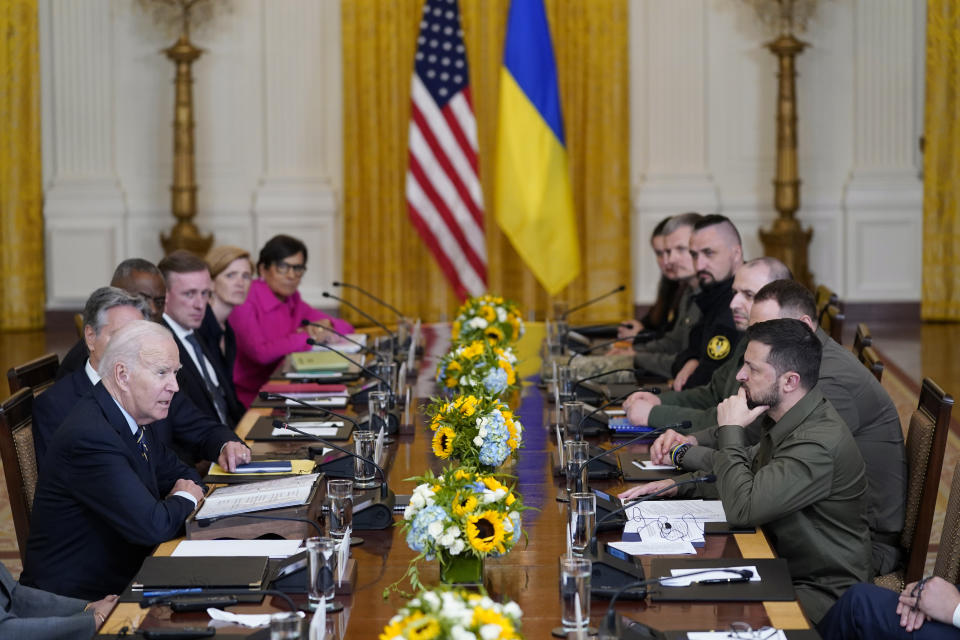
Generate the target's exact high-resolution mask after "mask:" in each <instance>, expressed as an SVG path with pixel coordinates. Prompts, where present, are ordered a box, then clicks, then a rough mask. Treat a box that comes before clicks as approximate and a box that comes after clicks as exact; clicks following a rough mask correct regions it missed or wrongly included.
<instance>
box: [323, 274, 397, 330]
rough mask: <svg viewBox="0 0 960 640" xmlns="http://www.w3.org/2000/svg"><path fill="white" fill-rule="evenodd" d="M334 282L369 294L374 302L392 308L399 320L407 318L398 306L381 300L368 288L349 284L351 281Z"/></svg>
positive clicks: (345, 287) (336, 285) (336, 284)
mask: <svg viewBox="0 0 960 640" xmlns="http://www.w3.org/2000/svg"><path fill="white" fill-rule="evenodd" d="M332 284H333V286H335V287H343V288H344V289H353V290H354V291H358V292H360V293H362V294H363V295H365V296H367V297H368V298H370V299H371V300H373V301H374V302H376V303H377V304H379V305H381V306H384V307H386V308H387V309H390V311H393V313H394V314H395V315H396V316H397V320H399V321H401V322H403V321H404V319H405V318H404V316H403V314H402V313H400V312H399V311H398V310H397V308H396V307H394V306H393V305H392V304H390V303H389V302H385V301H384V300H381V299H380V298H378V297H377V296H375V295H373V294H372V293H370V292H369V291H367V290H366V289H361V288H360V287H358V286H357V285H355V284H349V283H346V282H334V283H332Z"/></svg>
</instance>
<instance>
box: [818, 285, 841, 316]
mask: <svg viewBox="0 0 960 640" xmlns="http://www.w3.org/2000/svg"><path fill="white" fill-rule="evenodd" d="M813 295H814V299H815V300H816V305H817V316H822V315H823V313H824V311H825V310H826V308H827V307H828V306H830V305H831V304H832V305H833V306H835V307H839V306H840V297H839V296H838V295H837V294H836V293H835V292H834V291H833V289H831V288H830V287H828V286H827V285H825V284H820V285H817V289H816V291H814V294H813Z"/></svg>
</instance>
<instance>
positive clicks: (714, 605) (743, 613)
mask: <svg viewBox="0 0 960 640" xmlns="http://www.w3.org/2000/svg"><path fill="white" fill-rule="evenodd" d="M427 338H428V339H427V349H426V353H425V357H424V360H423V362H424V364H423V365H422V366H421V371H420V378H419V379H418V382H417V384H416V386H415V391H416V393H415V396H416V397H417V398H418V400H420V401H421V402H422V401H425V400H426V399H427V398H428V397H429V395H431V394H432V393H434V392H435V387H434V386H433V384H432V372H433V366H434V363H435V358H436V357H437V356H439V355H442V353H443V351H444V350H445V349H446V342H445V340H443V339H441V338H437V337H436V336H431V334H430V333H428V334H427ZM521 401H522V404H521V407H520V409H519V411H518V413H519V417H520V419H521V420H522V421H523V424H524V429H525V431H524V448H523V449H522V450H521V451H520V457H519V460H518V461H517V462H515V463H512V464H510V465H508V466H507V468H506V469H505V470H506V472H508V473H510V474H512V475H514V476H515V477H516V480H515V481H516V482H517V485H518V489H519V491H520V493H521V494H522V495H523V500H524V504H525V505H526V506H528V507H533V508H532V509H530V510H528V511H525V512H524V514H523V528H524V532H525V534H526V536H527V542H526V544H524V542H523V541H521V542H520V543H519V544H518V545H517V546H516V547H515V548H514V549H513V550H512V551H511V552H510V553H509V554H507V555H506V556H504V557H501V558H491V559H487V560H486V563H485V571H484V573H485V586H486V588H487V590H488V592H489V593H490V595H491V596H492V597H493V598H495V599H500V598H503V597H506V598H510V599H512V600H515V601H516V602H517V603H518V604H519V606H520V607H521V609H522V610H523V633H524V635H525V636H526V637H527V638H547V637H549V636H550V631H551V629H553V628H554V627H556V626H558V625H559V623H560V606H561V603H560V593H559V588H558V582H559V566H558V559H559V557H560V555H561V554H563V553H564V552H565V550H566V544H565V540H564V533H565V527H566V505H565V504H563V503H561V502H558V501H557V500H556V497H557V495H558V494H559V493H565V488H563V487H561V484H560V479H559V478H555V477H554V476H553V473H552V460H551V453H552V452H554V451H555V449H556V441H555V438H554V437H553V436H552V435H551V431H550V428H549V424H546V423H549V422H550V416H552V412H553V409H552V405H550V404H548V403H547V401H546V399H545V397H544V394H542V392H541V391H540V390H539V389H538V387H537V386H536V385H535V384H532V383H530V382H529V381H528V382H527V383H525V385H524V388H523V390H522V396H521ZM267 413H269V410H267V409H253V410H251V411H249V412H248V414H247V415H246V416H245V417H244V419H243V421H242V422H241V424H240V425H238V428H237V430H238V433H240V434H241V435H245V434H246V433H247V431H249V429H250V427H251V426H252V425H253V423H254V421H255V420H256V418H257V417H259V416H260V415H265V414H267ZM534 422H536V423H534ZM430 434H431V432H430V431H429V429H428V428H427V427H426V426H425V421H424V420H423V419H422V415H421V414H419V412H418V414H417V424H416V429H415V433H414V434H413V435H403V436H398V437H396V439H395V440H396V442H395V443H394V444H392V445H390V452H391V454H392V455H391V461H390V463H389V466H388V478H389V485H390V488H391V489H392V490H393V491H394V492H395V493H397V494H398V495H399V494H409V493H411V492H412V490H413V487H414V483H412V482H409V481H407V478H410V477H412V476H417V475H421V474H422V473H423V472H424V470H425V469H427V468H431V469H434V470H435V471H439V470H440V469H442V467H443V465H442V464H440V461H438V460H437V459H436V458H435V457H434V455H433V453H432V451H431V447H430ZM249 444H250V445H251V447H252V448H253V451H254V453H255V454H259V453H271V452H275V451H276V449H275V448H274V447H273V446H271V445H270V444H268V443H262V442H257V443H253V442H251V443H249ZM600 444H601V445H602V444H603V442H602V441H601V442H600ZM297 446H298V445H294V444H293V443H288V444H286V445H284V449H285V451H284V453H291V452H292V451H291V449H295V448H296V447H297ZM299 446H300V448H301V449H303V450H305V447H304V446H302V445H299ZM644 448H645V445H636V446H635V447H634V446H631V447H630V448H628V449H627V450H628V451H630V452H641V451H643V449H644ZM591 486H593V487H594V488H598V489H603V490H605V491H610V492H616V491H617V490H618V488H619V487H620V483H619V482H618V481H610V480H606V481H591ZM396 519H397V518H395V520H396ZM359 535H361V536H362V537H363V539H364V543H363V544H362V545H360V546H356V547H353V549H352V554H353V557H354V558H355V559H356V560H357V564H358V575H357V583H356V588H355V590H354V593H353V594H351V595H349V596H338V597H337V601H338V602H340V603H341V604H342V605H343V611H342V612H340V613H337V614H332V615H330V616H329V619H328V625H329V626H328V628H332V629H334V631H335V637H337V638H347V639H357V640H361V639H369V638H376V637H377V636H378V635H379V633H380V631H381V630H382V629H383V627H384V625H385V624H386V623H387V621H388V620H389V619H390V618H391V617H392V616H393V615H394V613H395V612H396V610H397V609H398V608H399V607H400V606H401V605H402V604H403V602H404V600H403V598H402V597H400V596H399V595H397V594H393V595H391V596H390V597H389V598H387V599H384V598H383V596H382V593H383V591H384V589H385V588H386V587H388V586H389V585H390V584H392V583H394V582H395V581H397V580H398V579H400V578H401V576H403V574H404V572H405V571H406V570H407V566H408V564H409V562H410V560H411V559H412V558H413V557H414V556H415V555H416V554H415V553H414V552H413V551H412V550H411V549H409V548H408V547H407V545H406V542H405V540H404V537H403V535H402V534H401V532H400V530H399V529H398V528H396V527H394V528H391V529H388V530H384V531H362V532H359ZM618 538H619V532H617V531H612V532H606V533H603V534H601V540H614V539H618ZM706 540H707V541H706V545H705V546H704V547H702V548H699V549H698V550H697V555H698V556H700V557H706V558H719V557H724V558H735V559H739V558H771V557H774V556H773V553H772V551H771V548H770V545H769V544H768V543H767V540H766V539H765V538H764V536H763V533H762V532H760V531H758V532H757V533H753V534H736V535H709V536H707V539H706ZM177 542H178V541H171V542H168V543H166V544H163V545H161V546H160V547H158V549H157V551H156V554H158V555H167V554H169V553H170V552H171V551H172V550H173V548H174V547H175V546H176V544H177ZM685 557H686V556H685ZM644 565H645V568H646V569H649V560H644ZM421 579H422V581H423V582H424V584H426V585H434V584H438V582H439V578H438V566H437V563H436V562H435V561H434V562H423V563H422V564H421ZM300 599H301V600H302V599H303V598H302V596H301V597H300ZM607 606H608V601H607V600H604V599H596V598H595V599H594V600H593V601H592V603H591V622H592V623H593V624H597V623H599V622H600V620H601V619H602V617H603V615H604V613H605V612H606V609H607ZM283 609H284V605H283V603H282V602H275V601H274V600H273V599H272V598H270V597H268V598H266V599H265V600H264V603H263V604H262V605H238V606H235V607H231V609H230V610H231V611H234V612H236V613H254V612H262V611H265V610H273V611H279V610H283ZM616 609H617V610H618V611H619V612H621V613H622V614H624V615H626V616H628V617H630V618H632V619H634V620H638V621H640V622H643V623H644V624H647V625H649V626H651V627H654V628H656V629H661V630H682V629H685V630H713V629H716V630H723V629H727V628H729V625H730V623H731V622H735V621H742V622H747V623H749V624H750V625H751V626H753V627H754V628H757V627H760V626H763V625H768V624H769V625H773V626H776V627H780V628H784V629H805V628H808V626H809V625H808V622H807V620H806V618H805V617H804V616H803V613H802V611H801V610H800V607H799V605H798V604H797V603H796V602H762V603H761V602H753V603H750V602H705V603H695V602H658V603H650V602H649V601H644V602H637V601H618V603H617V605H616ZM207 623H208V619H207V616H206V614H203V613H201V614H184V613H172V612H171V611H170V609H169V608H167V607H160V606H157V607H152V608H151V609H149V610H141V609H140V608H139V605H137V604H135V603H121V604H120V605H118V606H117V608H116V609H115V610H114V612H113V614H112V615H111V616H110V617H109V619H108V620H107V623H106V624H105V625H104V627H103V629H102V630H101V633H116V632H117V631H119V630H120V629H121V628H122V627H124V626H127V627H128V628H130V629H134V628H137V627H139V626H141V625H142V626H143V627H157V626H160V627H168V626H181V625H185V626H197V625H200V626H206V624H207ZM251 631H252V630H249V629H247V630H244V629H241V628H239V627H227V628H224V629H223V630H222V631H220V632H221V633H234V632H236V633H250V632H251Z"/></svg>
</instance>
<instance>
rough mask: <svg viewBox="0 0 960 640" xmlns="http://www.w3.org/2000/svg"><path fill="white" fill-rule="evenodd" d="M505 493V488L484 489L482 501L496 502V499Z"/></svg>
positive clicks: (485, 502)
mask: <svg viewBox="0 0 960 640" xmlns="http://www.w3.org/2000/svg"><path fill="white" fill-rule="evenodd" d="M506 495H507V491H506V489H497V490H496V491H490V490H489V489H485V490H484V491H483V503H484V504H490V503H491V502H496V501H497V500H503V498H504V496H506Z"/></svg>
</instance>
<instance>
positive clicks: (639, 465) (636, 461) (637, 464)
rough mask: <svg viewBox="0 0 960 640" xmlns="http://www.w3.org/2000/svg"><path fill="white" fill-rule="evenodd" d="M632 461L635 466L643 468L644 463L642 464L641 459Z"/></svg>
mask: <svg viewBox="0 0 960 640" xmlns="http://www.w3.org/2000/svg"><path fill="white" fill-rule="evenodd" d="M630 462H632V463H633V464H634V466H635V467H638V468H640V469H643V465H642V464H640V461H639V460H631V461H630Z"/></svg>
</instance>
